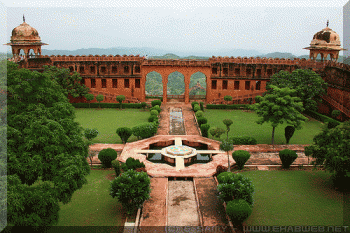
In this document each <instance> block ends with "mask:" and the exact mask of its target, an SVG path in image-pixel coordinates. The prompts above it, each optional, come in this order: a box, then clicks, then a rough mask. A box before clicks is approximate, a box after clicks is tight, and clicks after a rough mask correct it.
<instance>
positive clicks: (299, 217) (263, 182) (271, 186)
mask: <svg viewBox="0 0 350 233" xmlns="http://www.w3.org/2000/svg"><path fill="white" fill-rule="evenodd" d="M242 174H243V175H244V176H246V177H249V178H251V180H252V183H253V185H254V188H255V193H254V196H253V198H254V206H253V212H252V214H251V215H250V216H249V218H248V219H247V220H246V221H245V225H246V226H300V225H308V226H318V225H319V226H335V225H337V226H341V225H343V216H344V214H343V195H342V193H341V192H338V191H335V190H334V188H333V187H332V185H331V181H330V179H329V178H330V173H326V172H325V171H247V172H242Z"/></svg>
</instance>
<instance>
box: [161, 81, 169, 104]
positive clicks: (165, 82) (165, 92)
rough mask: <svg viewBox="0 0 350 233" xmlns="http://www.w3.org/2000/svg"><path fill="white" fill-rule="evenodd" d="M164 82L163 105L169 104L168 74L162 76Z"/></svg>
mask: <svg viewBox="0 0 350 233" xmlns="http://www.w3.org/2000/svg"><path fill="white" fill-rule="evenodd" d="M161 75H162V78H163V79H162V80H163V104H166V103H167V86H168V74H161Z"/></svg>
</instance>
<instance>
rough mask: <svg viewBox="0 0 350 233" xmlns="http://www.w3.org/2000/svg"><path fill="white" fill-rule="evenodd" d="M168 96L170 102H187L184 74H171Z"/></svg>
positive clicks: (176, 72)
mask: <svg viewBox="0 0 350 233" xmlns="http://www.w3.org/2000/svg"><path fill="white" fill-rule="evenodd" d="M167 96H168V100H171V99H173V100H174V101H180V102H184V101H185V76H184V75H183V74H182V73H180V72H178V71H175V72H172V73H171V74H169V76H168V83H167Z"/></svg>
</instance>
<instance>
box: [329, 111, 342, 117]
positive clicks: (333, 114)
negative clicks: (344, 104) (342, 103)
mask: <svg viewBox="0 0 350 233" xmlns="http://www.w3.org/2000/svg"><path fill="white" fill-rule="evenodd" d="M331 115H332V117H334V118H337V117H338V116H339V115H340V111H339V110H333V111H332V114H331Z"/></svg>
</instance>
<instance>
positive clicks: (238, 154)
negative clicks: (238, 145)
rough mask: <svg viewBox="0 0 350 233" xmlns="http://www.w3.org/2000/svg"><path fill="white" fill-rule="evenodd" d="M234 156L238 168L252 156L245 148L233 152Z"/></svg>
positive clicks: (241, 167)
mask: <svg viewBox="0 0 350 233" xmlns="http://www.w3.org/2000/svg"><path fill="white" fill-rule="evenodd" d="M232 158H233V159H234V160H235V161H236V164H237V166H238V168H239V169H240V170H241V169H243V167H244V164H245V163H246V162H247V161H248V159H249V158H250V153H249V152H248V151H245V150H236V151H235V152H233V153H232Z"/></svg>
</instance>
